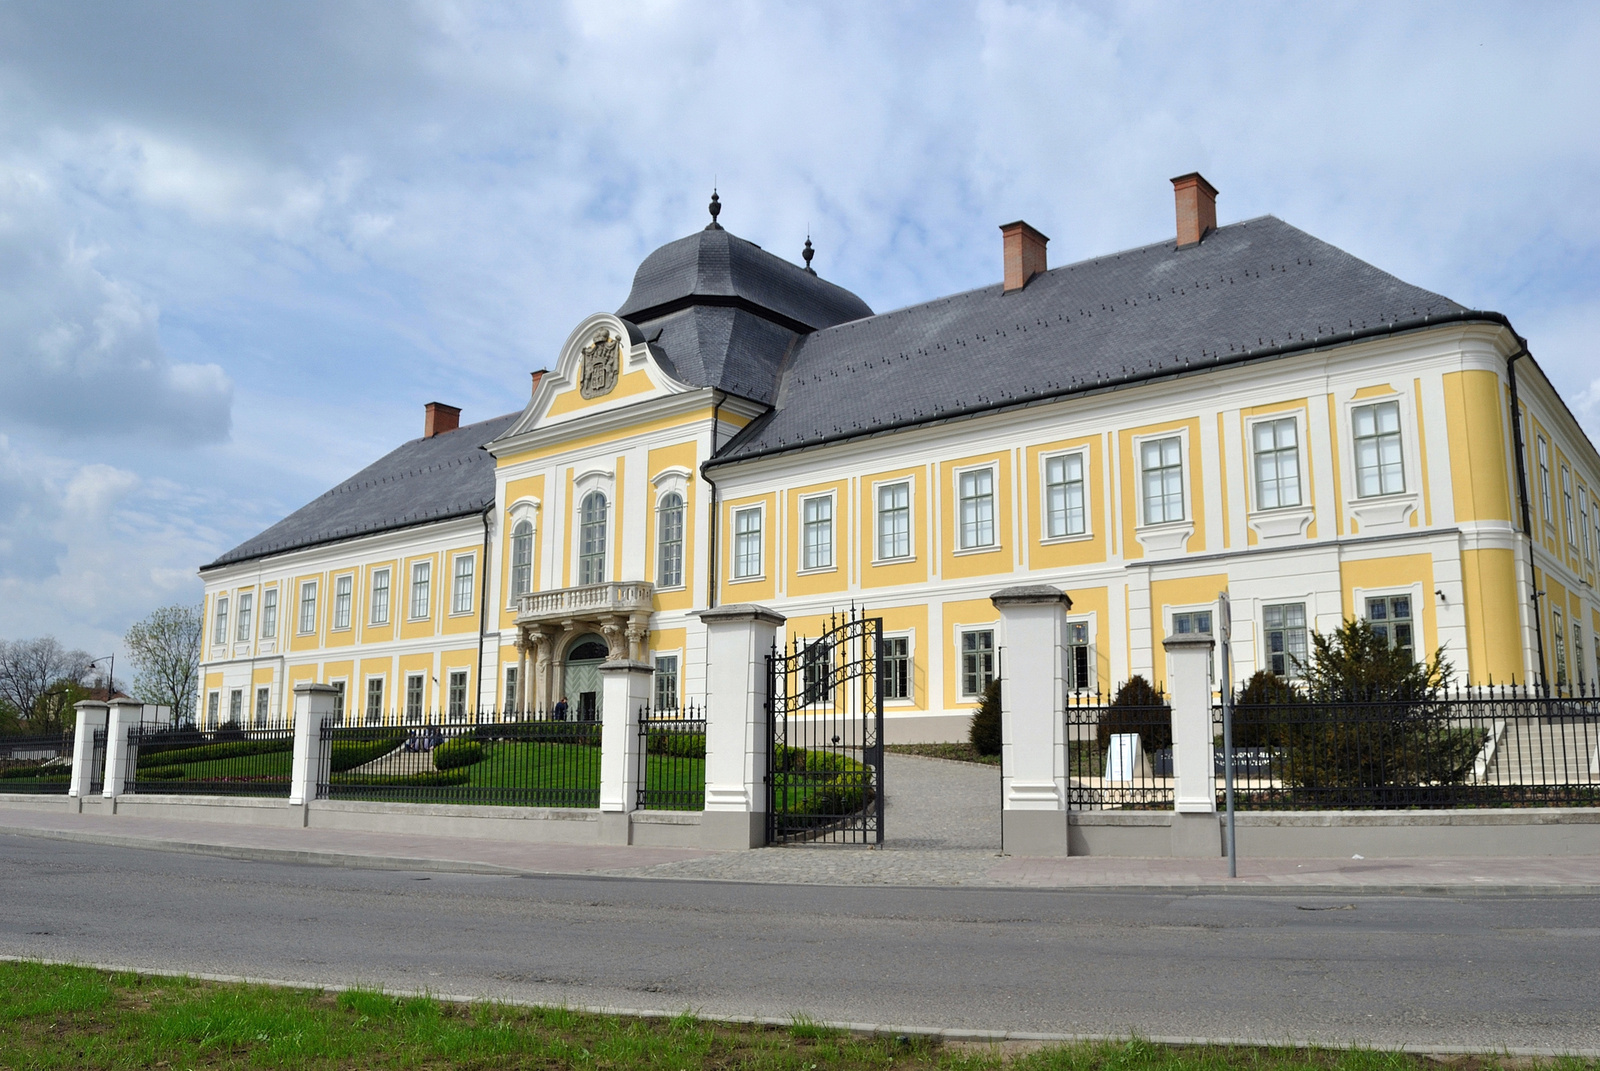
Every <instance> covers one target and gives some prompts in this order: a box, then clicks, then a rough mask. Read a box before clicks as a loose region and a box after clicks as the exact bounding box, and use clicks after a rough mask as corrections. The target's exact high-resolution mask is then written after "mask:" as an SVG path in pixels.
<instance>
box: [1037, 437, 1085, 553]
mask: <svg viewBox="0 0 1600 1071" xmlns="http://www.w3.org/2000/svg"><path fill="white" fill-rule="evenodd" d="M1069 458H1076V459H1077V461H1078V466H1079V471H1080V473H1081V476H1080V478H1079V480H1078V481H1077V482H1078V483H1079V484H1081V485H1082V494H1083V528H1082V530H1081V531H1077V532H1074V531H1072V526H1071V524H1070V523H1069V522H1070V518H1071V516H1072V511H1071V509H1070V508H1068V509H1067V511H1066V514H1065V516H1064V517H1063V523H1062V528H1063V530H1062V532H1061V533H1060V534H1059V535H1055V534H1052V533H1051V531H1050V521H1051V517H1052V509H1051V506H1050V487H1051V483H1050V463H1051V462H1052V461H1061V462H1066V461H1067V460H1068V459H1069ZM1089 477H1090V472H1089V448H1088V447H1087V446H1079V447H1074V448H1073V449H1070V450H1052V451H1051V452H1049V453H1047V454H1043V453H1042V454H1040V455H1039V491H1040V494H1039V542H1040V543H1045V544H1050V543H1075V542H1077V541H1079V540H1083V539H1092V538H1094V525H1093V524H1092V523H1090V521H1091V518H1090V510H1089ZM1072 482H1073V481H1071V480H1068V481H1067V482H1066V484H1065V485H1064V486H1065V487H1069V488H1070V487H1071V486H1072Z"/></svg>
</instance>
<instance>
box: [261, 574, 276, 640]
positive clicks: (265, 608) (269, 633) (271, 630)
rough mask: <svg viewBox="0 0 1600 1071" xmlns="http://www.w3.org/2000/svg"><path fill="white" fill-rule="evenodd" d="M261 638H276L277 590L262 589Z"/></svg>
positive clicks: (271, 588) (272, 588)
mask: <svg viewBox="0 0 1600 1071" xmlns="http://www.w3.org/2000/svg"><path fill="white" fill-rule="evenodd" d="M261 638H262V639H264V640H275V639H277V638H278V589H277V588H276V587H270V588H264V589H263V590H262V592H261Z"/></svg>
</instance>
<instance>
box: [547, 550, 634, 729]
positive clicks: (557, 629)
mask: <svg viewBox="0 0 1600 1071" xmlns="http://www.w3.org/2000/svg"><path fill="white" fill-rule="evenodd" d="M654 598H655V586H654V585H653V584H649V583H647V582H644V581H633V582H626V583H606V584H585V585H584V586H582V587H576V588H558V589H556V590H555V591H536V592H531V593H529V594H527V595H521V596H518V598H517V654H518V659H517V694H516V708H517V710H518V711H519V712H523V713H532V714H541V713H545V712H548V711H550V710H553V709H554V708H555V705H556V701H557V700H559V699H560V698H561V696H562V695H563V694H565V695H566V697H567V717H569V718H574V719H576V718H578V717H579V716H580V714H581V713H582V712H583V710H584V707H583V706H582V704H583V703H584V702H585V700H583V699H582V698H581V697H582V696H583V695H585V694H592V700H591V701H589V702H591V703H592V705H591V707H590V708H589V709H590V710H592V712H593V713H592V714H591V715H590V717H591V719H592V718H594V717H598V716H599V715H600V705H601V703H600V692H601V689H600V663H602V662H604V661H607V660H608V659H628V660H629V661H633V662H642V661H644V660H645V657H646V654H647V651H646V640H647V638H648V637H649V635H650V615H651V613H652V612H653V610H654V605H653V604H654Z"/></svg>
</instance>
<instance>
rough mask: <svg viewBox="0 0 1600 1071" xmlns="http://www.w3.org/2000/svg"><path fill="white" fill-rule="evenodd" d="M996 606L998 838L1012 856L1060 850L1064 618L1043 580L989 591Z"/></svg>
mask: <svg viewBox="0 0 1600 1071" xmlns="http://www.w3.org/2000/svg"><path fill="white" fill-rule="evenodd" d="M989 601H990V602H992V603H994V607H995V609H996V610H998V611H1000V647H1001V652H1002V654H1001V666H1000V669H1001V673H1000V710H1001V716H1000V737H1001V746H1000V768H1001V808H1002V809H1001V815H1000V820H1001V824H1002V836H1003V838H1004V841H1005V850H1006V851H1007V852H1012V853H1015V854H1018V855H1066V854H1067V742H1066V726H1065V723H1064V708H1065V703H1066V693H1067V682H1066V676H1065V669H1066V654H1067V652H1066V623H1067V611H1068V610H1070V609H1072V600H1071V599H1070V598H1068V597H1067V595H1066V593H1065V592H1062V591H1061V590H1059V589H1057V588H1053V587H1050V586H1048V585H1042V584H1037V585H1027V586H1023V587H1014V588H1006V589H1004V590H1002V591H997V592H995V593H994V594H993V595H991V596H990V597H989Z"/></svg>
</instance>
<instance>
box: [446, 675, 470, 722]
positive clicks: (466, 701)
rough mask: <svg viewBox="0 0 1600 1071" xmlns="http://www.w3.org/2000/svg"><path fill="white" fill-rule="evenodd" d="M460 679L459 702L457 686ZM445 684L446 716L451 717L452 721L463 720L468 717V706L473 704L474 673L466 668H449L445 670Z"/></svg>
mask: <svg viewBox="0 0 1600 1071" xmlns="http://www.w3.org/2000/svg"><path fill="white" fill-rule="evenodd" d="M458 681H459V682H460V690H459V698H460V702H459V703H457V702H456V700H457V698H458V691H457V687H456V685H457V682H458ZM444 684H445V693H444V695H445V717H447V718H449V719H450V720H451V721H461V720H463V719H464V718H466V716H467V714H468V713H469V711H468V709H467V708H468V707H469V706H471V703H470V700H471V698H472V674H471V672H470V671H468V670H465V669H451V670H447V671H446V672H445V677H444Z"/></svg>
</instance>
